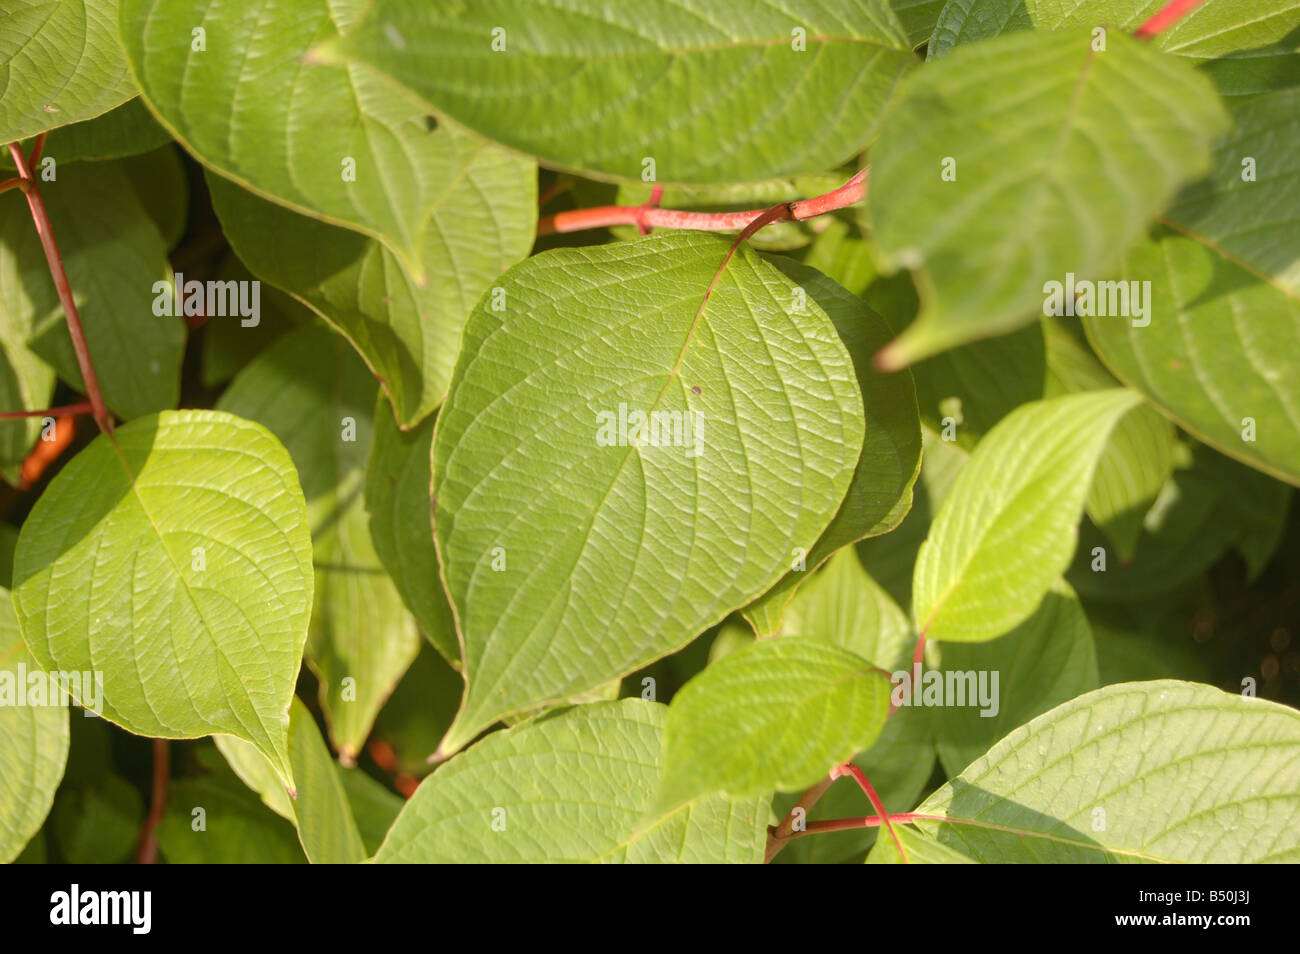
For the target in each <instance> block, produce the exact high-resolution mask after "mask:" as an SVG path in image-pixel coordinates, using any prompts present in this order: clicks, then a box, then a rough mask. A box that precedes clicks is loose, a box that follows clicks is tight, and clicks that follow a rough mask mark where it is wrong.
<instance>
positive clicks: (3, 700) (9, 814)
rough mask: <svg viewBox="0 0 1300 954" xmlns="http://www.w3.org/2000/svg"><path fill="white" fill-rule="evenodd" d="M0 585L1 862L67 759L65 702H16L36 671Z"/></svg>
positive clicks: (50, 796) (36, 817)
mask: <svg viewBox="0 0 1300 954" xmlns="http://www.w3.org/2000/svg"><path fill="white" fill-rule="evenodd" d="M40 671H41V670H40V666H38V665H37V663H36V660H34V659H33V658H32V657H31V655H30V654H29V653H28V652H27V647H26V646H25V645H24V644H23V637H22V634H21V633H20V632H19V631H18V620H17V619H16V618H15V617H14V609H13V604H12V602H11V601H10V598H9V591H8V590H4V589H0V864H8V863H9V862H11V861H13V860H14V859H15V858H17V857H18V855H19V853H20V852H21V851H22V850H23V846H24V845H26V844H27V842H28V841H29V840H31V837H32V836H33V835H34V834H36V832H37V831H38V830H39V829H40V827H41V825H42V824H44V822H45V816H46V815H48V814H49V811H50V805H51V804H52V803H53V801H54V791H55V789H57V788H58V787H59V782H60V781H61V780H62V778H63V769H64V766H65V765H66V764H67V761H68V707H67V706H66V705H54V706H34V705H18V704H16V702H17V694H18V693H22V692H24V690H25V688H26V683H27V677H28V676H29V675H30V674H31V673H39V672H40Z"/></svg>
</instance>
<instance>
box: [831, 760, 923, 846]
mask: <svg viewBox="0 0 1300 954" xmlns="http://www.w3.org/2000/svg"><path fill="white" fill-rule="evenodd" d="M841 775H850V776H852V777H853V780H854V781H855V782H857V783H858V787H859V788H861V789H862V791H863V792H864V793H865V794H866V796H867V801H869V802H871V807H872V808H874V809H875V810H876V815H877V816H878V817H879V818H880V820H881V821H883V822H884V824H885V828H886V829H888V831H889V837H891V838H893V839H894V847H895V848H897V849H898V857H899V858H900V859H901V860H902V862H903V863H904V864H906V863H907V852H906V851H904V850H903V843H902V842H901V841H899V840H898V832H896V831H894V826H893V824H892V823H891V821H890V818H889V812H887V811H886V810H885V803H884V801H882V800H881V798H880V796H879V795H877V794H876V790H875V788H874V787H872V784H871V782H870V781H868V779H867V775H866V773H865V772H863V771H862V769H861V767H860V766H859V765H858V763H857V762H853V761H849V762H845V763H844V764H843V765H839V766H836V767H835V768H833V769H831V778H839V777H840V776H841Z"/></svg>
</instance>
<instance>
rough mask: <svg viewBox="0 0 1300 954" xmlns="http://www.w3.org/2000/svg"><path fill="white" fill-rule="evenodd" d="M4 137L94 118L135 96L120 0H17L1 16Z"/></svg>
mask: <svg viewBox="0 0 1300 954" xmlns="http://www.w3.org/2000/svg"><path fill="white" fill-rule="evenodd" d="M0 88H3V89H4V93H5V95H4V100H3V104H2V105H0V143H10V142H14V141H16V140H19V139H26V138H27V137H28V136H35V135H36V134H37V133H40V132H44V131H45V130H47V129H54V128H56V127H58V126H65V125H67V124H68V123H75V122H80V121H81V120H83V119H90V118H91V117H93V116H98V115H99V114H100V113H104V112H107V111H108V110H110V109H112V108H113V107H114V106H117V105H119V104H121V103H124V102H126V101H127V100H128V99H130V98H131V97H132V96H134V95H135V86H134V84H132V82H131V77H130V75H129V74H128V73H127V69H126V63H125V61H124V60H123V58H122V48H121V45H120V44H119V43H118V39H117V0H63V2H56V3H51V2H50V0H11V2H9V3H7V4H6V7H5V16H4V20H3V21H0Z"/></svg>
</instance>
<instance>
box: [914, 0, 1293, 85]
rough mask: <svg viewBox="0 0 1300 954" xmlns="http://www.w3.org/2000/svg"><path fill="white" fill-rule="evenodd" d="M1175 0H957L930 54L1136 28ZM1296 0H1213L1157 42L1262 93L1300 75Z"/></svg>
mask: <svg viewBox="0 0 1300 954" xmlns="http://www.w3.org/2000/svg"><path fill="white" fill-rule="evenodd" d="M1167 2H1168V0H1090V2H1088V3H1076V4H1065V3H1060V2H1058V0H951V2H949V3H947V4H946V5H945V6H944V8H943V12H942V14H941V15H940V16H939V21H938V23H937V24H936V27H935V31H934V39H933V40H932V41H931V43H930V46H929V54H928V55H929V56H930V57H931V58H934V57H936V56H941V55H942V54H944V53H946V52H947V51H948V50H950V49H952V48H953V47H954V46H957V45H960V44H963V43H971V42H973V41H975V40H982V39H987V38H988V37H991V36H997V35H999V34H1002V33H1012V32H1015V31H1018V30H1030V29H1039V30H1056V29H1063V28H1070V27H1099V26H1101V27H1106V28H1108V29H1112V30H1118V31H1123V32H1125V33H1131V32H1132V31H1133V30H1135V29H1137V28H1138V27H1139V26H1141V25H1142V24H1143V23H1145V22H1146V21H1147V20H1148V19H1149V18H1150V17H1151V16H1152V15H1153V14H1155V13H1156V12H1157V11H1158V10H1160V9H1161V8H1162V7H1164V6H1165V5H1166V4H1167ZM1297 26H1300V3H1297V2H1296V0H1208V2H1205V3H1203V4H1202V5H1200V6H1198V7H1195V8H1194V9H1192V10H1189V11H1187V12H1186V13H1185V14H1184V15H1183V16H1182V18H1181V19H1179V20H1178V21H1177V22H1175V23H1173V24H1172V25H1170V26H1168V27H1166V28H1165V29H1164V30H1162V31H1161V32H1160V33H1159V34H1157V35H1156V36H1155V37H1154V38H1153V40H1152V41H1151V42H1152V43H1153V44H1154V45H1155V46H1156V47H1157V48H1158V49H1162V50H1164V51H1166V52H1168V53H1174V54H1177V55H1179V56H1185V57H1188V58H1189V59H1190V60H1192V61H1194V62H1196V63H1197V64H1198V65H1199V66H1201V67H1202V69H1204V71H1205V72H1206V73H1207V74H1208V75H1209V76H1210V77H1211V78H1212V79H1213V80H1214V82H1215V85H1216V86H1218V88H1219V90H1220V91H1221V92H1222V93H1224V94H1225V95H1241V94H1246V93H1256V92H1260V91H1262V90H1266V89H1272V88H1275V87H1278V86H1294V85H1295V84H1296V83H1297V82H1298V81H1300V75H1298V74H1297V71H1296V67H1297V63H1300V55H1298V54H1300V50H1298V49H1297V40H1296V34H1295V31H1296V27H1297Z"/></svg>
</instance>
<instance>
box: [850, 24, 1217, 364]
mask: <svg viewBox="0 0 1300 954" xmlns="http://www.w3.org/2000/svg"><path fill="white" fill-rule="evenodd" d="M1008 90H1015V91H1016V92H1015V93H1014V94H1012V95H1008V92H1007V91H1008ZM1227 125H1228V119H1227V115H1226V114H1225V113H1224V111H1223V108H1222V106H1221V105H1220V104H1219V102H1218V98H1217V97H1216V95H1215V93H1214V90H1213V88H1212V87H1211V85H1210V83H1209V82H1208V81H1207V80H1206V79H1205V78H1204V77H1201V76H1199V75H1197V74H1196V73H1195V72H1194V71H1193V70H1192V69H1191V68H1190V67H1188V66H1187V65H1186V64H1184V63H1181V62H1179V61H1178V60H1176V59H1174V58H1172V57H1168V56H1166V55H1164V54H1162V53H1159V52H1157V51H1155V50H1152V49H1150V48H1149V47H1147V46H1146V45H1145V44H1143V43H1141V42H1139V41H1136V40H1132V39H1130V38H1128V37H1125V36H1123V35H1119V34H1110V35H1109V37H1108V40H1107V49H1106V51H1105V52H1094V51H1093V49H1092V37H1091V34H1090V32H1089V31H1086V30H1070V31H1064V32H1060V33H1039V32H1033V33H1017V34H1012V35H1008V36H1002V37H997V38H995V39H992V40H988V41H985V42H982V43H978V44H973V45H971V46H968V47H963V48H961V49H959V50H957V51H955V52H953V53H952V54H951V55H949V56H945V57H944V58H943V59H941V60H938V61H937V62H935V63H931V64H929V65H928V66H927V67H926V68H925V69H924V70H920V71H919V72H917V73H916V74H915V75H914V76H913V77H912V79H911V80H910V81H909V83H908V84H907V86H906V91H905V92H904V93H903V94H902V96H901V98H900V101H899V103H898V105H897V107H896V108H895V109H893V110H891V112H890V115H889V118H888V120H887V121H886V123H885V126H884V128H883V129H882V130H881V134H880V142H879V144H878V145H877V147H876V148H875V149H873V151H872V170H871V189H870V190H869V194H868V197H867V202H868V205H869V207H870V213H871V218H872V226H873V229H874V232H875V238H876V241H877V244H878V251H879V254H880V258H881V267H882V269H883V270H885V271H887V272H892V271H896V270H898V269H900V268H903V267H906V268H910V269H912V270H913V273H914V276H915V278H916V281H917V284H918V288H919V290H920V293H921V302H922V310H921V314H920V315H919V317H918V318H917V320H916V321H915V322H914V323H913V324H912V325H911V326H910V327H909V328H908V329H907V330H906V331H905V332H904V333H903V335H902V337H900V338H899V339H898V340H897V341H895V342H894V343H893V344H891V345H890V346H889V349H888V350H887V351H886V352H884V353H883V354H882V355H880V356H879V357H878V359H877V360H878V362H880V363H881V366H884V367H901V366H902V365H904V364H908V363H910V362H912V361H915V360H917V359H919V358H923V357H926V356H927V355H930V354H933V353H935V352H937V351H941V350H943V349H945V348H949V347H952V346H953V345H956V344H960V343H962V342H964V341H969V340H971V339H974V338H981V337H987V336H989V335H993V334H997V333H999V332H1005V331H1010V330H1012V329H1014V328H1018V327H1020V326H1021V325H1025V324H1029V323H1030V322H1031V321H1032V320H1033V318H1034V315H1035V313H1037V314H1039V315H1041V314H1042V313H1043V310H1042V309H1043V307H1044V304H1043V302H1044V294H1045V293H1044V283H1045V282H1048V281H1058V282H1065V281H1066V277H1067V272H1073V273H1076V274H1078V275H1079V276H1080V277H1082V278H1087V279H1090V280H1091V279H1095V278H1098V277H1108V276H1105V275H1102V274H1100V273H1102V272H1105V271H1106V270H1107V269H1109V268H1112V267H1113V266H1114V265H1115V264H1117V259H1118V258H1119V257H1120V256H1121V255H1122V254H1123V252H1124V250H1125V249H1127V248H1128V247H1129V246H1130V245H1132V244H1133V243H1134V242H1135V241H1137V240H1138V239H1139V238H1140V237H1141V235H1142V234H1143V232H1144V231H1145V229H1146V227H1147V224H1148V223H1149V222H1150V221H1151V219H1152V218H1153V217H1154V216H1155V215H1157V214H1158V213H1159V212H1160V211H1161V209H1162V208H1163V207H1164V206H1165V204H1166V203H1167V202H1168V201H1169V199H1170V198H1172V196H1173V195H1174V193H1175V191H1176V190H1177V189H1178V187H1179V186H1181V185H1183V184H1184V183H1186V182H1188V181H1191V180H1193V179H1196V178H1199V177H1200V176H1202V175H1204V174H1205V173H1206V172H1207V171H1208V170H1209V168H1210V157H1209V146H1210V141H1211V140H1212V139H1213V138H1214V137H1215V136H1216V135H1217V134H1219V133H1221V132H1223V131H1224V130H1226V128H1227ZM948 159H951V160H954V161H955V163H956V166H955V179H952V180H950V181H946V180H945V178H944V176H943V175H942V173H943V171H944V163H945V161H946V160H948Z"/></svg>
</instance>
